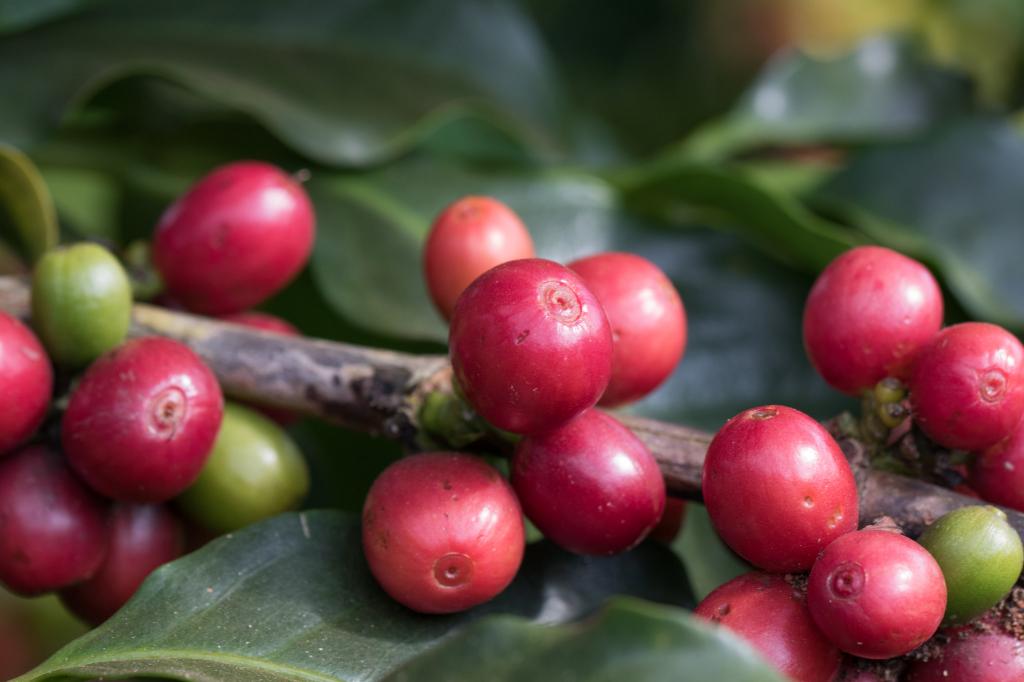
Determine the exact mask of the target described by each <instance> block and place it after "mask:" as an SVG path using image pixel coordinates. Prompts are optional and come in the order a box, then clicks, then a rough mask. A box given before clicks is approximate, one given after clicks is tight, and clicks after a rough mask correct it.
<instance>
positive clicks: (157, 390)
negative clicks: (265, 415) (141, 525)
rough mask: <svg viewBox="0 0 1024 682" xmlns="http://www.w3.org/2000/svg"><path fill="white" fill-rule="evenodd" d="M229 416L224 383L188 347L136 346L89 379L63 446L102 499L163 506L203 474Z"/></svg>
mask: <svg viewBox="0 0 1024 682" xmlns="http://www.w3.org/2000/svg"><path fill="white" fill-rule="evenodd" d="M223 409H224V399H223V397H222V396H221V392H220V387H219V386H218V385H217V379H216V378H215V377H214V376H213V373H212V372H211V371H210V370H209V369H208V368H207V367H206V365H204V364H203V361H202V360H200V359H199V357H198V356H197V355H196V354H195V353H193V352H192V351H191V350H190V349H189V348H188V347H187V346H185V345H184V344H181V343H178V342H177V341H172V340H170V339H164V338H158V337H147V338H142V339H134V340H132V341H129V342H127V343H125V344H124V345H122V346H121V347H119V348H117V349H116V350H114V351H112V352H111V353H108V354H106V355H104V356H102V357H101V358H100V359H99V360H97V361H96V362H95V363H93V365H92V366H91V367H90V368H89V370H88V371H87V372H86V373H85V375H84V376H83V377H82V380H81V382H80V383H79V384H78V386H77V387H76V388H75V390H74V391H73V392H72V394H71V400H70V402H69V403H68V409H67V412H65V413H64V420H63V423H62V425H61V441H62V443H63V445H64V451H65V453H66V454H67V457H68V461H69V462H70V464H71V466H72V467H73V468H74V469H75V471H77V472H78V474H79V475H80V476H81V477H82V478H83V479H84V480H85V481H86V483H88V484H89V485H90V486H92V488H93V489H94V490H96V491H97V492H99V493H102V494H103V495H106V496H107V497H111V498H114V499H116V500H124V501H129V502H162V501H164V500H168V499H170V498H172V497H174V496H175V495H177V494H178V493H180V492H181V491H183V490H184V489H185V488H187V487H188V486H189V485H190V484H191V483H192V482H193V481H194V480H195V479H196V477H197V476H198V475H199V471H200V470H201V469H202V467H203V464H204V463H205V462H206V457H207V455H208V454H209V452H210V449H211V447H212V446H213V441H214V438H216V436H217V430H218V429H219V428H220V421H221V416H222V414H223Z"/></svg>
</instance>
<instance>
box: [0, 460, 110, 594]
mask: <svg viewBox="0 0 1024 682" xmlns="http://www.w3.org/2000/svg"><path fill="white" fill-rule="evenodd" d="M106 549H107V530H106V509H105V507H104V505H103V502H102V501H101V500H100V499H99V498H98V497H96V495H94V494H93V493H92V491H90V490H88V489H87V488H86V487H85V486H84V485H82V484H81V483H80V482H79V481H78V479H77V478H75V476H74V474H72V473H71V471H70V470H69V469H68V468H67V466H65V465H64V462H63V461H62V460H61V458H60V456H59V455H58V454H57V453H55V452H52V451H50V450H48V449H47V448H45V447H42V446H33V447H29V448H26V449H24V450H21V451H20V452H17V453H15V454H13V455H11V456H9V457H7V458H6V459H3V460H0V583H2V584H3V585H4V586H6V587H7V588H8V589H9V590H11V591H12V592H16V593H18V594H22V595H26V596H30V595H37V594H42V593H44V592H49V591H50V590H56V589H59V588H61V587H66V586H68V585H72V584H74V583H77V582H81V581H83V580H87V579H88V578H90V577H91V576H92V575H93V574H94V573H95V572H96V570H97V569H98V568H99V567H100V563H101V562H102V561H103V555H104V553H105V552H106Z"/></svg>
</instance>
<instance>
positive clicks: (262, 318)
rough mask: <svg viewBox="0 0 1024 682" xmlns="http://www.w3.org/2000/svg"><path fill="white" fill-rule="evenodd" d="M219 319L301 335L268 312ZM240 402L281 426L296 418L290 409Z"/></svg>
mask: <svg viewBox="0 0 1024 682" xmlns="http://www.w3.org/2000/svg"><path fill="white" fill-rule="evenodd" d="M220 319H222V320H223V321H225V322H234V323H235V324H240V325H243V326H246V327H249V328H251V329H258V330H260V331H264V332H274V333H275V334H283V335H284V336H302V332H300V331H299V330H298V329H297V328H296V327H295V325H293V324H292V323H291V322H289V321H288V320H285V319H282V318H280V317H278V316H277V315H271V314H270V313H261V312H258V311H255V310H249V311H246V312H244V313H233V314H231V315H224V316H222V317H221V318H220ZM242 404H243V405H248V406H249V407H251V408H253V409H254V410H256V411H258V412H261V413H263V414H264V415H266V416H268V417H270V418H271V419H273V420H274V421H275V422H277V423H278V424H280V425H281V426H290V425H291V424H294V423H295V422H296V421H297V420H298V415H296V414H295V413H294V412H291V411H290V410H282V409H279V408H274V407H265V406H263V405H254V404H252V403H248V402H243V403H242Z"/></svg>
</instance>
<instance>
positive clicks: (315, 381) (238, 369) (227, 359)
mask: <svg viewBox="0 0 1024 682" xmlns="http://www.w3.org/2000/svg"><path fill="white" fill-rule="evenodd" d="M0 310H4V311H6V312H8V313H10V314H12V315H15V316H18V317H21V318H27V316H28V312H29V289H28V286H27V284H26V282H25V281H24V280H23V279H19V278H15V277H0ZM130 335H131V336H132V337H140V336H151V335H159V336H166V337H170V338H173V339H177V340H178V341H181V342H182V343H185V344H187V345H188V346H189V347H191V348H192V349H193V350H194V351H195V352H196V353H197V354H199V356H200V357H202V358H203V360H204V361H206V363H207V364H208V365H209V366H210V368H211V369H213V371H214V372H215V373H216V374H217V377H218V379H219V380H220V382H221V385H222V387H223V388H224V392H225V393H226V394H227V395H229V396H231V397H234V398H239V399H244V400H248V401H251V402H256V403H260V404H264V405H268V406H274V407H281V408H287V409H289V410H293V411H295V412H298V413H301V414H305V415H310V416H314V417H318V418H321V419H324V420H327V421H329V422H333V423H336V424H339V425H341V426H344V427H346V428H350V429H354V430H358V431H364V432H367V433H371V434H374V435H377V436H382V437H385V438H389V439H392V440H397V441H399V442H401V443H402V444H403V445H404V446H406V447H407V448H410V449H415V448H417V447H420V442H421V439H420V438H419V436H420V430H421V429H420V424H419V421H418V411H419V407H420V405H421V404H422V401H423V398H424V397H425V396H426V395H427V394H428V393H430V392H431V391H436V390H440V391H450V390H451V371H450V367H449V365H448V360H447V358H446V357H444V356H440V355H410V354H407V353H398V352H393V351H386V350H381V349H375V348H365V347H362V346H354V345H349V344H344V343H337V342H332V341H320V340H315V339H302V338H293V337H287V336H282V335H278V334H272V333H267V332H262V331H255V330H252V329H250V328H247V327H242V326H239V325H235V324H230V323H225V322H219V321H217V320H213V319H210V318H206V317H199V316H195V315H189V314H185V313H179V312H173V311H170V310H166V309H163V308H158V307H155V306H151V305H145V304H136V305H135V307H134V310H133V322H132V327H131V331H130ZM617 416H618V417H619V419H621V420H622V422H623V423H625V424H626V425H627V426H628V427H629V428H631V429H632V430H633V431H634V432H635V433H636V434H637V436H639V437H640V439H641V440H643V441H644V443H646V444H647V446H648V448H650V450H651V452H652V453H653V454H654V457H655V458H656V459H657V460H658V463H659V465H660V467H661V470H662V473H663V474H664V476H665V482H666V485H667V487H668V490H669V492H670V493H672V494H673V495H676V496H679V497H684V498H687V499H691V500H700V495H701V493H700V487H701V468H702V466H703V463H704V454H705V452H706V451H707V446H708V444H709V443H710V441H711V434H708V433H706V432H703V431H699V430H695V429H690V428H687V427H684V426H679V425H675V424H667V423H664V422H659V421H654V420H650V419H643V418H640V417H634V416H631V415H617ZM843 445H844V450H845V451H846V452H847V454H848V455H850V454H851V453H853V454H855V453H856V452H857V450H858V448H857V445H856V443H843ZM860 459H862V458H858V457H856V456H853V457H851V463H852V464H853V465H854V470H855V472H856V475H857V482H858V491H859V494H860V519H861V522H862V523H869V522H871V521H874V520H875V519H877V518H878V517H881V516H889V517H892V518H893V519H894V520H895V521H896V522H897V523H899V524H900V525H901V526H902V527H903V528H904V529H905V530H907V531H908V532H909V533H910V534H912V535H916V534H917V533H919V532H920V531H921V529H922V528H923V527H924V526H925V525H927V524H928V523H931V522H932V521H934V520H935V519H937V518H938V517H939V516H942V515H943V514H945V513H946V512H948V511H951V510H953V509H956V508H958V507H963V506H967V505H971V504H978V503H979V501H978V500H976V499H974V498H970V497H966V496H963V495H959V494H957V493H954V492H952V491H950V490H947V489H945V488H942V487H939V486H935V485H932V484H930V483H926V482H924V481H918V480H915V479H911V478H906V477H902V476H897V475H894V474H889V473H885V472H881V471H873V470H870V469H867V468H865V467H864V466H863V462H862V461H860ZM740 502H741V501H740ZM1006 512H1007V517H1008V518H1009V521H1010V523H1011V524H1012V525H1013V526H1014V527H1015V528H1016V529H1017V531H1018V532H1019V533H1021V534H1022V535H1024V514H1020V513H1017V512H1014V511H1012V510H1006Z"/></svg>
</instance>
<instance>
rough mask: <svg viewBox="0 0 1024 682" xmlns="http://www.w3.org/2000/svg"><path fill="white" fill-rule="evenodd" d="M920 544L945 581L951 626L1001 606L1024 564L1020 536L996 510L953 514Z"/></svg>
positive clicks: (969, 509)
mask: <svg viewBox="0 0 1024 682" xmlns="http://www.w3.org/2000/svg"><path fill="white" fill-rule="evenodd" d="M919 542H920V543H921V544H922V545H923V546H924V548H925V549H927V550H928V551H929V552H931V555H932V556H933V557H935V560H936V561H937V562H938V563H939V566H941V567H942V574H943V575H944V576H945V578H946V590H947V594H948V596H947V602H946V619H945V622H946V623H947V624H953V623H965V622H967V621H969V620H970V619H972V618H974V617H975V616H979V615H981V614H982V613H984V612H985V611H987V610H989V609H990V608H992V607H993V606H995V605H996V604H997V603H999V600H1001V599H1002V598H1003V597H1005V596H1006V595H1007V594H1008V593H1009V592H1010V589H1011V588H1012V587H1013V585H1014V583H1016V582H1017V577H1018V576H1020V572H1021V567H1022V565H1024V548H1022V547H1021V541H1020V536H1019V535H1017V531H1016V530H1014V529H1013V527H1012V526H1011V525H1010V524H1009V523H1007V521H1006V514H1005V513H1003V511H1002V510H1000V509H996V508H995V507H991V506H975V507H964V508H962V509H957V510H955V511H951V512H949V513H948V514H946V515H945V516H943V517H941V518H940V519H939V520H938V521H936V522H935V523H934V524H932V525H931V526H929V527H928V528H927V529H926V530H925V532H924V533H923V534H922V535H921V538H920V539H919Z"/></svg>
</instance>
